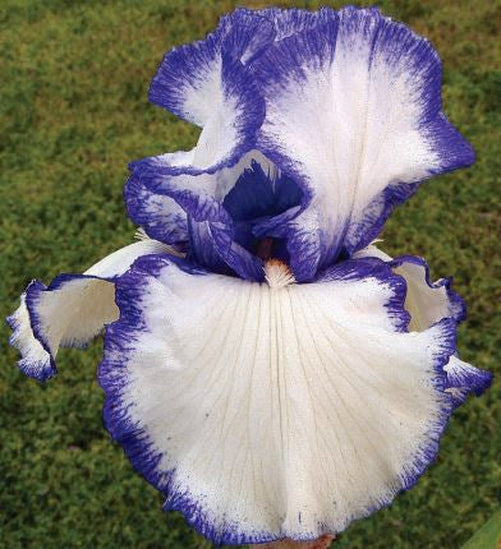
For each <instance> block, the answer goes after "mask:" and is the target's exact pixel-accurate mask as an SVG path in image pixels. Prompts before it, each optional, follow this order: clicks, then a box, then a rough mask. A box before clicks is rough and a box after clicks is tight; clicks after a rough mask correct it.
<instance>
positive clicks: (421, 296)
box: [355, 245, 492, 405]
mask: <svg viewBox="0 0 501 549" xmlns="http://www.w3.org/2000/svg"><path fill="white" fill-rule="evenodd" d="M355 257H356V258H359V259H361V258H364V257H365V258H367V257H377V258H379V259H382V260H383V261H386V262H388V263H389V264H390V265H391V266H392V269H393V271H394V272H395V273H396V274H398V275H400V276H402V277H403V278H404V279H405V282H406V285H407V295H406V298H405V308H406V309H407V311H408V312H409V313H410V315H411V318H410V323H409V329H411V330H415V331H417V332H421V331H423V330H426V329H427V328H429V327H430V326H432V325H433V324H434V323H436V322H438V321H440V320H441V319H443V318H453V319H454V320H455V321H456V322H461V321H462V320H464V318H465V314H466V309H465V305H464V302H463V300H462V299H461V298H460V297H459V296H458V295H457V294H456V293H455V292H454V291H453V290H452V289H451V287H450V286H451V282H450V280H449V279H441V280H438V281H437V282H432V281H431V279H430V272H429V268H428V265H427V264H426V262H425V261H424V260H423V259H421V258H419V257H414V256H403V257H399V258H397V259H395V260H393V259H392V258H391V257H390V256H389V255H387V254H385V253H384V252H383V251H381V250H380V249H378V248H377V247H376V246H373V245H371V246H367V248H364V249H363V250H360V251H359V252H357V253H356V254H355ZM444 371H445V372H446V374H447V383H446V386H447V389H446V391H447V392H448V393H449V394H450V395H452V397H453V398H454V402H455V404H456V405H459V404H462V403H463V402H464V401H465V400H466V397H467V396H468V395H469V394H470V393H472V392H473V393H475V395H477V396H480V395H481V394H482V393H483V392H484V391H485V390H486V389H487V388H488V387H489V386H490V384H491V382H492V374H491V373H490V372H487V371H485V370H480V369H478V368H475V367H474V366H472V365H471V364H468V363H467V362H464V361H463V360H460V359H459V358H458V357H457V356H451V358H450V360H449V362H448V363H447V364H446V365H445V366H444Z"/></svg>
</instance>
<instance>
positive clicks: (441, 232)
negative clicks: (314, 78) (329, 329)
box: [0, 0, 501, 549]
mask: <svg viewBox="0 0 501 549" xmlns="http://www.w3.org/2000/svg"><path fill="white" fill-rule="evenodd" d="M325 3H326V4H329V5H333V6H335V7H339V6H340V5H341V4H340V3H338V2H336V3H330V2H325ZM276 4H280V5H283V6H292V5H296V6H299V7H310V8H315V7H317V6H318V5H319V4H320V3H317V2H294V3H292V2H277V3H276ZM235 5H236V4H235V2H231V1H226V0H225V1H220V2H209V1H199V2H181V1H179V0H175V1H169V0H162V1H157V0H148V1H145V2H139V1H137V2H135V1H121V2H119V1H115V2H106V3H102V2H99V1H88V2H82V3H80V2H70V1H63V0H46V1H44V2H34V1H17V2H14V1H12V0H7V1H4V2H3V7H4V9H3V11H2V13H1V15H0V17H1V26H2V31H1V32H2V46H1V47H2V64H3V67H2V100H1V110H2V113H1V116H2V128H4V129H5V131H4V132H3V135H2V152H1V159H2V170H1V172H0V177H1V180H2V181H1V185H0V242H1V256H0V284H1V287H0V290H1V311H0V312H1V315H2V316H5V315H6V314H8V313H10V312H11V311H12V310H13V309H14V308H15V307H16V305H17V297H18V295H19V293H20V292H21V291H22V290H23V289H24V287H25V285H26V284H27V283H28V282H29V281H30V280H31V279H32V278H35V277H37V278H40V279H41V280H43V281H45V282H49V281H50V280H51V279H52V278H53V277H54V276H55V275H56V274H58V273H59V272H62V271H64V272H81V271H82V270H84V269H85V268H87V267H88V266H89V265H91V264H92V263H94V262H95V261H96V260H98V259H99V258H101V257H103V256H104V255H106V254H107V253H109V252H111V251H113V250H115V249H116V248H118V247H121V246H124V245H126V244H128V243H130V242H131V241H132V235H133V232H134V227H133V225H132V223H131V222H130V221H128V220H127V218H126V215H125V209H124V204H123V200H122V194H121V193H122V186H123V183H124V181H125V179H126V176H127V171H126V164H127V162H128V161H130V160H131V159H134V158H140V157H144V156H147V155H152V154H158V153H162V152H165V151H172V150H177V149H180V148H189V147H191V146H192V145H193V144H194V141H195V139H196V134H197V132H196V130H195V129H194V128H192V127H189V126H188V124H186V123H184V122H182V121H180V120H177V119H176V118H175V117H174V116H172V115H170V114H168V113H166V112H164V111H162V110H161V109H160V108H157V107H154V106H152V105H149V104H148V102H147V100H146V94H147V88H148V85H149V81H150V79H151V77H152V76H153V74H154V72H155V69H156V67H157V65H158V63H159V61H160V59H161V57H162V55H163V53H164V52H165V51H166V50H168V49H169V48H170V47H172V46H174V45H176V44H180V43H184V42H189V41H191V40H194V39H199V38H201V37H203V35H204V34H205V33H206V32H207V31H208V30H210V29H212V28H213V27H214V26H215V25H216V22H217V20H218V17H219V15H220V14H221V13H223V12H226V11H229V10H231V9H232V8H233V7H234V6H235ZM240 5H247V6H254V7H258V6H263V5H265V4H264V3H263V2H240ZM380 5H381V7H382V8H383V10H384V12H385V13H386V14H388V15H391V16H393V17H394V18H396V19H400V20H403V21H405V22H406V23H408V24H409V25H410V26H411V27H412V28H413V29H414V30H415V31H417V32H419V33H421V34H424V35H425V36H427V37H428V38H430V39H431V41H432V42H433V43H434V45H435V47H436V48H437V49H438V51H439V53H440V56H441V57H442V60H443V65H444V89H443V95H444V109H445V112H446V113H447V115H448V116H449V118H450V119H451V120H452V121H453V123H454V124H455V125H456V126H457V127H458V128H459V129H460V130H461V132H462V133H463V134H464V135H465V136H466V138H467V139H468V140H470V141H471V143H472V144H473V146H474V148H475V149H476V151H477V155H478V159H477V162H476V164H475V165H474V166H473V167H472V168H469V169H468V170H463V171H461V172H457V173H453V174H449V175H447V176H444V177H440V178H436V179H434V180H432V181H430V182H428V183H426V184H425V185H424V186H423V187H422V188H421V189H420V191H419V192H418V193H417V195H416V196H415V197H414V198H413V199H412V200H411V201H410V202H409V203H407V204H405V205H404V206H401V207H400V208H399V209H398V210H397V212H396V213H395V214H394V215H393V217H392V218H391V220H390V222H389V223H388V225H387V228H386V229H385V233H384V238H385V243H384V248H385V250H386V251H387V252H389V253H391V254H393V255H397V254H402V253H408V254H417V255H423V256H425V257H426V258H427V260H428V261H429V263H430V265H431V267H432V273H433V275H434V276H435V277H436V278H438V277H441V276H448V275H454V277H455V288H456V290H457V291H459V292H460V293H461V294H462V295H463V296H464V297H465V298H466V300H467V303H468V306H469V317H468V321H467V322H466V323H465V324H464V325H462V327H461V328H460V330H459V335H460V337H459V349H460V352H461V355H462V357H463V358H464V359H465V360H468V361H472V362H473V363H474V364H476V365H477V366H479V367H481V368H486V369H490V370H491V371H493V372H495V371H496V369H497V371H498V372H499V371H500V370H499V362H500V343H501V342H500V334H501V315H500V305H501V303H500V300H501V259H500V250H499V237H500V235H501V193H500V174H501V151H500V143H501V129H500V112H499V100H500V99H499V98H500V97H501V72H500V70H499V67H500V66H501V52H500V41H499V38H498V37H499V35H501V4H500V3H499V1H488V2H485V1H483V2H478V1H473V0H458V1H455V2H449V1H438V2H430V1H428V2H422V1H415V0H411V1H409V2H407V1H393V2H391V1H385V2H382V3H381V4H380ZM496 67H497V69H496ZM7 338H8V329H7V328H6V326H4V325H2V328H1V337H0V342H1V346H2V347H1V348H2V352H1V361H2V366H1V368H0V413H1V415H0V429H1V433H0V436H1V438H0V445H1V450H0V479H1V481H2V489H1V491H0V513H1V517H0V545H1V544H3V546H4V547H7V548H9V549H15V548H18V547H30V548H38V547H40V548H46V549H50V548H63V547H64V548H67V547H88V548H108V547H111V548H114V547H120V548H129V547H130V548H134V549H146V548H207V547H210V544H208V543H207V542H205V541H204V540H202V539H201V538H200V537H199V536H198V535H197V534H195V533H194V532H193V531H191V530H190V529H189V528H187V527H186V526H185V524H184V522H183V519H182V518H181V517H180V516H179V515H176V514H165V513H163V512H162V510H161V503H162V501H161V496H160V495H159V494H158V493H157V492H156V491H155V490H154V489H153V488H151V487H150V486H149V485H147V483H146V482H145V481H143V480H142V479H141V478H140V477H139V476H138V475H136V474H135V473H134V472H133V470H132V468H131V466H130V465H129V463H128V461H127V459H126V458H125V457H124V456H123V454H122V451H121V449H120V448H119V447H118V446H117V445H116V444H114V443H111V442H110V440H109V437H108V435H107V433H106V432H105V430H104V428H103V424H102V419H101V406H102V402H103V394H102V391H101V390H100V388H99V387H98V385H97V383H96V380H95V372H96V365H97V364H98V361H99V357H100V352H101V342H99V341H98V342H96V343H95V344H93V345H92V346H91V347H90V348H89V349H88V350H87V351H86V352H81V351H76V350H62V351H61V352H60V355H59V357H58V359H59V366H60V374H59V376H58V377H57V378H56V379H55V380H53V381H52V382H51V383H48V384H47V385H40V384H39V383H37V382H35V381H32V380H28V379H26V378H25V377H24V376H23V375H22V374H21V373H20V372H19V371H18V370H17V368H16V367H15V362H16V359H17V353H16V351H15V350H14V349H10V348H8V346H7V345H6V340H7ZM499 378H500V376H499V375H498V376H497V379H496V381H495V383H494V385H493V387H492V388H491V389H490V391H489V392H488V393H486V394H485V395H484V396H483V397H481V398H480V399H475V398H473V399H470V400H469V402H468V403H467V404H466V405H465V406H463V407H462V408H461V409H459V410H458V411H457V413H456V414H455V415H454V418H453V419H452V421H451V424H450V427H449V429H448V430H447V432H446V434H445V436H444V438H443V443H442V447H441V452H440V455H439V457H438V459H437V461H436V463H435V464H434V465H433V466H432V467H431V468H430V470H429V471H428V472H427V473H426V474H425V475H424V477H423V478H422V479H421V480H420V482H419V483H418V485H417V486H416V487H415V488H414V489H412V490H411V491H410V492H407V493H405V494H402V495H400V496H399V497H398V498H397V500H396V501H395V503H394V504H393V505H392V506H391V507H390V508H388V509H385V510H383V511H381V512H379V513H377V514H376V515H374V516H373V517H371V518H370V519H368V520H365V521H361V522H357V523H354V524H353V525H352V526H351V527H350V528H349V529H348V530H347V531H346V532H345V533H344V534H342V536H341V537H340V541H339V542H338V543H337V544H336V548H338V549H341V548H343V547H350V548H358V547H371V548H372V547H374V548H383V547H384V548H388V547H396V548H407V547H409V548H421V547H423V548H424V547H430V548H457V547H460V546H461V545H462V544H463V543H464V542H465V541H466V540H467V539H468V538H469V537H470V535H471V534H472V533H473V532H474V531H475V530H476V529H478V528H479V527H480V526H481V525H482V524H483V523H484V522H485V521H486V520H487V519H488V518H489V517H490V516H491V515H492V514H493V512H494V510H495V509H497V508H498V507H499V501H500V499H501V463H500V454H501V428H500V425H499V419H500V411H501V399H500V396H501V390H500V389H501V384H500V381H499Z"/></svg>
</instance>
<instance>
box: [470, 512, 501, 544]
mask: <svg viewBox="0 0 501 549" xmlns="http://www.w3.org/2000/svg"><path fill="white" fill-rule="evenodd" d="M462 549H501V511H499V512H497V513H495V514H494V516H493V517H492V518H491V519H490V520H489V521H487V522H486V523H485V524H484V525H483V526H482V528H480V530H478V531H477V532H476V533H475V534H474V535H473V537H471V538H470V539H469V540H468V541H467V542H466V544H465V545H463V547H462Z"/></svg>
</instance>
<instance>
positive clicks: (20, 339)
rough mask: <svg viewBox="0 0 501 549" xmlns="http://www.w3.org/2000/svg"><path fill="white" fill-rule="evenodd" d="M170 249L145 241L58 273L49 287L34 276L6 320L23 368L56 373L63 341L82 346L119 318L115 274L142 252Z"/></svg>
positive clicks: (42, 374) (40, 374) (38, 375)
mask: <svg viewBox="0 0 501 549" xmlns="http://www.w3.org/2000/svg"><path fill="white" fill-rule="evenodd" d="M168 251H172V250H171V248H170V247H169V246H166V245H165V244H161V243H160V242H157V241H155V240H149V239H148V240H143V241H141V242H136V243H134V244H131V245H129V246H126V247H125V248H122V249H120V250H118V251H116V252H114V253H112V254H110V255H109V256H107V257H105V258H104V259H102V260H101V261H99V262H98V263H96V264H95V265H93V266H92V267H91V268H90V269H88V270H87V271H85V273H84V274H83V275H78V274H77V275H68V274H63V275H59V276H58V277H56V278H55V279H54V280H53V281H52V283H51V284H50V285H49V286H48V287H46V286H44V285H43V284H42V283H41V282H39V281H37V280H34V281H32V282H31V284H30V285H29V286H28V288H27V290H26V293H25V294H23V295H22V296H21V304H20V306H19V308H18V309H17V310H16V312H15V313H14V314H13V315H11V316H10V317H9V319H8V321H9V324H10V326H11V328H12V330H13V334H12V336H11V339H10V342H11V344H12V345H14V346H15V347H17V348H18V349H19V350H20V352H21V355H22V358H21V360H20V361H19V367H20V368H21V370H22V371H23V372H24V373H25V374H27V375H29V376H30V377H34V378H35V379H38V380H40V381H44V380H46V379H48V378H50V377H52V376H53V375H54V374H55V373H56V371H57V370H56V365H55V357H56V354H57V351H58V349H59V347H60V346H83V345H85V344H86V343H88V342H89V341H90V340H91V339H92V338H93V337H94V336H96V335H97V334H98V333H99V332H100V331H101V330H102V329H103V327H104V325H105V324H107V323H109V322H113V321H114V320H116V319H117V318H118V308H117V306H116V305H115V285H114V282H113V279H114V278H116V277H117V276H119V275H121V274H123V273H124V272H125V271H126V270H127V269H128V268H129V267H130V265H131V264H132V263H133V262H134V261H135V260H136V259H137V258H138V257H139V256H141V255H145V254H152V253H161V252H168Z"/></svg>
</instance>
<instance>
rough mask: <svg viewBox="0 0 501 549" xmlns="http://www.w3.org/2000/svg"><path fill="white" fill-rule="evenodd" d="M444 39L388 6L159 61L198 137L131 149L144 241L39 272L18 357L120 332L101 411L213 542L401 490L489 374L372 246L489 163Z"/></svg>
mask: <svg viewBox="0 0 501 549" xmlns="http://www.w3.org/2000/svg"><path fill="white" fill-rule="evenodd" d="M440 86H441V69H440V61H439V58H438V56H437V54H436V52H435V51H434V50H433V48H432V46H431V45H430V44H429V43H428V42H427V41H426V40H425V39H423V38H420V37H418V36H416V35H415V34H414V33H412V31H410V30H409V29H408V28H407V27H405V26H404V25H402V24H399V23H396V22H393V21H392V20H390V19H388V18H385V17H383V16H382V15H381V14H380V13H379V11H378V10H376V9H357V8H345V9H342V10H340V11H333V10H331V9H322V10H320V11H318V12H316V13H311V12H307V11H302V10H286V11H282V10H277V9H267V10H259V11H248V10H237V11H235V12H234V13H232V14H231V15H229V16H226V17H224V18H223V19H222V20H221V23H220V25H219V27H218V28H217V29H216V30H215V31H214V33H212V34H210V35H208V36H207V38H206V39H204V40H202V41H200V42H197V43H194V44H191V45H187V46H182V47H179V48H176V49H174V50H173V51H171V52H170V53H168V54H167V55H166V56H165V58H164V59H163V61H162V63H161V65H160V67H159V69H158V72H157V74H156V76H155V77H154V79H153V82H152V85H151V88H150V99H151V100H152V101H153V102H154V103H157V104H159V105H160V106H162V107H164V108H167V109H169V110H170V111H172V112H174V113H175V114H177V115H178V116H180V117H181V118H183V119H185V120H187V121H189V122H192V123H194V124H196V125H198V126H199V127H200V128H201V133H200V137H199V140H198V143H197V145H196V146H195V148H194V149H192V150H191V151H179V152H175V153H167V154H162V155H160V156H157V157H153V158H146V159H142V160H138V161H135V162H133V163H131V165H130V170H131V175H130V178H129V181H128V182H127V184H126V187H125V199H126V203H127V208H128V212H129V215H130V217H131V218H132V219H133V220H134V221H135V222H136V223H137V224H138V225H139V226H140V227H142V229H143V231H144V233H145V235H146V237H145V238H144V239H143V240H142V241H140V242H137V243H135V244H132V245H130V246H128V247H126V248H124V249H122V250H119V251H118V252H115V254H112V255H111V256H109V257H107V258H105V259H104V260H103V261H102V262H100V263H98V264H97V265H95V266H94V267H91V269H89V270H88V271H86V272H85V273H84V274H82V275H68V274H64V275H60V276H59V277H57V278H56V279H55V280H54V281H53V282H52V283H51V284H50V285H49V286H48V287H45V286H44V285H43V284H41V283H40V282H38V281H34V282H32V283H31V284H30V285H29V287H28V288H27V290H26V292H25V294H24V295H23V296H22V298H21V301H22V302H21V306H20V307H19V309H18V310H17V311H16V313H14V314H13V315H12V316H11V317H10V323H11V326H12V328H13V335H12V343H13V344H14V345H16V346H18V347H19V349H20V350H21V352H22V359H21V360H20V363H19V365H20V367H21V369H22V370H23V371H24V372H25V373H26V374H28V375H30V376H31V377H34V378H36V379H40V380H45V379H48V378H49V377H51V376H52V375H54V373H55V372H56V367H55V358H56V353H57V350H58V348H59V346H61V345H80V344H85V343H86V342H88V341H89V340H90V339H91V338H92V337H94V336H95V335H96V334H97V333H99V332H100V331H101V330H102V329H103V327H106V336H105V349H104V356H103V360H102V363H101V365H100V367H99V373H98V375H99V381H100V383H101V385H102V387H103V389H104V391H105V395H106V402H105V410H104V416H105V423H106V426H107V428H108V430H109V431H110V433H111V434H112V436H113V437H114V438H115V439H116V440H117V441H119V442H120V443H121V444H122V445H123V447H124V450H125V452H126V453H127V455H128V457H129V458H130V460H131V461H132V463H133V464H134V466H135V467H136V469H137V470H138V471H140V472H141V473H142V474H143V475H144V476H145V477H146V478H147V480H148V481H149V482H151V483H152V484H153V485H154V486H156V487H157V488H158V489H159V490H161V491H162V493H164V494H165V497H166V502H165V507H166V508H169V509H176V510H180V511H182V512H183V513H184V515H185V516H186V519H187V520H188V521H189V522H190V523H191V524H193V525H194V526H195V527H196V528H197V529H198V530H199V531H200V532H201V533H202V534H204V535H205V536H206V537H208V538H209V539H211V540H213V541H214V542H217V543H219V542H226V543H235V544H243V543H260V542H265V541H270V540H276V539H281V538H283V537H290V538H293V539H297V540H306V539H314V538H316V537H318V536H320V535H321V534H323V533H325V532H330V533H336V532H339V531H341V530H343V529H344V528H345V527H346V526H347V525H348V524H349V523H350V522H351V521H352V520H353V519H356V518H360V517H363V516H367V515H368V514H370V513H371V512H373V511H375V510H377V509H379V508H380V507H382V506H384V505H387V504H389V503H390V502H391V501H392V500H393V498H394V497H395V495H396V494H397V493H398V492H399V491H400V490H402V489H407V488H409V487H411V486H412V485H413V484H414V483H415V481H416V480H417V479H418V477H419V476H420V475H421V474H422V473H423V472H424V470H425V469H426V468H427V466H428V465H429V464H430V463H431V462H432V461H433V459H434V457H435V455H436V452H437V449H438V443H439V438H440V436H441V434H442V432H443V430H444V428H445V426H446V424H447V421H448V419H449V417H450V414H451V413H452V411H453V409H454V408H455V407H456V406H457V405H459V404H461V403H462V402H463V401H464V400H465V398H466V396H467V395H468V394H469V393H470V392H472V391H473V392H475V393H477V394H480V392H481V391H482V390H483V389H485V388H486V387H487V386H488V384H489V382H490V374H488V373H486V372H482V371H480V370H478V369H476V368H474V367H473V366H471V365H469V364H466V363H464V362H462V361H461V360H460V359H459V358H458V357H457V356H456V340H455V339H456V338H455V335H456V327H457V324H458V323H459V322H460V321H461V320H462V319H463V318H464V305H463V303H462V301H461V299H460V298H459V297H458V296H457V294H455V293H454V292H453V291H452V289H451V287H450V282H449V281H448V280H442V281H439V282H437V283H433V282H432V281H431V280H430V277H429V272H428V267H427V265H426V263H425V262H424V260H422V259H420V258H416V257H413V256H403V257H400V258H396V259H392V258H390V257H389V256H387V255H386V254H384V253H383V252H381V251H380V250H379V249H377V248H376V247H375V246H374V245H373V244H371V242H372V241H373V240H374V238H376V237H377V235H378V234H379V233H380V231H381V230H382V228H383V225H384V222H385V221H386V219H387V218H388V216H389V215H390V213H391V211H392V209H393V208H394V207H395V206H396V205H397V204H399V203H401V202H402V201H404V200H405V199H407V198H409V197H410V196H411V195H412V193H413V192H414V191H415V190H416V188H417V187H418V185H419V184H420V182H422V181H423V180H425V179H427V178H429V177H431V176H433V175H436V174H440V173H444V172H447V171H450V170H454V169H457V168H460V167H465V166H467V165H469V164H471V163H472V162H473V152H472V150H471V147H470V146H469V144H468V143H467V142H466V141H464V139H463V138H462V137H461V136H460V135H459V133H458V132H457V131H456V130H455V129H454V128H453V127H452V125H451V124H450V123H449V122H448V121H447V119H446V118H445V116H444V114H443V113H442V111H441V98H440Z"/></svg>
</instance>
